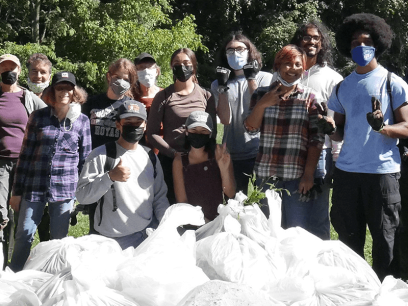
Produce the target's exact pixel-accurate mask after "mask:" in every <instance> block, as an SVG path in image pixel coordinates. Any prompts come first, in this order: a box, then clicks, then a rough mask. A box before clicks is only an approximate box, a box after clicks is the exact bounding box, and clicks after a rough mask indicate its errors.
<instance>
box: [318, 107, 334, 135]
mask: <svg viewBox="0 0 408 306" xmlns="http://www.w3.org/2000/svg"><path fill="white" fill-rule="evenodd" d="M316 108H317V112H318V113H319V114H318V115H317V127H318V128H319V131H320V132H322V133H323V134H327V135H332V134H334V132H335V131H336V124H335V123H334V120H333V118H332V117H330V116H327V111H328V108H327V104H326V103H325V102H322V103H321V104H319V103H316Z"/></svg>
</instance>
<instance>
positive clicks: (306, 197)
mask: <svg viewBox="0 0 408 306" xmlns="http://www.w3.org/2000/svg"><path fill="white" fill-rule="evenodd" d="M322 184H323V182H322V179H318V178H316V179H315V182H314V185H313V187H312V188H310V189H309V191H308V192H306V193H301V194H299V201H300V202H309V201H310V200H315V199H317V197H318V195H319V194H320V193H322V192H323V190H322ZM294 193H299V192H298V191H297V190H296V191H295V192H294Z"/></svg>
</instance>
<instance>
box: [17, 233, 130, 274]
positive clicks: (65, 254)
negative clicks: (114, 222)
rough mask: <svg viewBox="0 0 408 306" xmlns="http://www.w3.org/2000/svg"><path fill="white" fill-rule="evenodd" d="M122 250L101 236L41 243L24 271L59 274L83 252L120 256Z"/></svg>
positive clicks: (113, 242) (113, 241)
mask: <svg viewBox="0 0 408 306" xmlns="http://www.w3.org/2000/svg"><path fill="white" fill-rule="evenodd" d="M121 251H122V250H121V248H120V246H119V244H118V243H117V242H116V241H115V240H113V239H110V238H107V237H104V236H101V235H86V236H83V237H79V238H73V237H66V238H63V239H54V240H50V241H46V242H41V243H39V244H38V245H37V246H36V247H35V248H34V249H33V250H32V251H31V253H30V256H29V258H28V260H27V262H26V264H25V265H24V270H28V269H33V270H38V271H43V272H48V273H51V274H57V273H58V272H60V271H61V270H63V269H64V268H66V267H68V266H70V263H69V258H71V259H72V260H73V261H75V259H76V258H77V257H78V256H79V254H81V253H82V252H93V253H105V254H108V253H109V254H111V253H115V254H118V253H120V252H121Z"/></svg>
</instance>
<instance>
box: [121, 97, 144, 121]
mask: <svg viewBox="0 0 408 306" xmlns="http://www.w3.org/2000/svg"><path fill="white" fill-rule="evenodd" d="M117 116H118V117H119V118H120V119H123V118H127V117H139V118H142V119H143V120H145V121H146V119H147V112H146V107H145V106H144V104H143V103H141V102H139V101H135V100H127V101H125V102H124V103H123V104H122V105H121V106H119V108H118V114H117Z"/></svg>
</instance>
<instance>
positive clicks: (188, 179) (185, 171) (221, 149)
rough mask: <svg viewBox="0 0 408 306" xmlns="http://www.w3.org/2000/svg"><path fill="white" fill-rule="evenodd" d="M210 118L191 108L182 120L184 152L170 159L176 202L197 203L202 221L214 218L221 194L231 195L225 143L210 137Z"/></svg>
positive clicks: (230, 178) (229, 171)
mask: <svg viewBox="0 0 408 306" xmlns="http://www.w3.org/2000/svg"><path fill="white" fill-rule="evenodd" d="M212 130H213V121H212V119H211V116H210V115H209V114H208V113H206V112H203V111H194V112H192V113H191V114H190V116H188V118H187V120H186V135H187V137H186V147H187V148H188V152H187V153H183V154H181V155H177V156H176V158H175V159H174V162H173V180H174V192H175V195H176V199H177V202H179V203H189V204H191V205H194V206H201V208H202V210H203V212H204V217H205V221H206V222H209V221H211V220H214V219H215V217H216V216H217V208H218V205H219V204H222V203H224V198H225V200H227V199H228V198H234V196H235V181H234V173H233V169H232V163H231V157H230V154H229V153H228V151H227V148H226V145H225V144H224V145H216V144H215V140H214V139H213V138H211V133H212Z"/></svg>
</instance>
